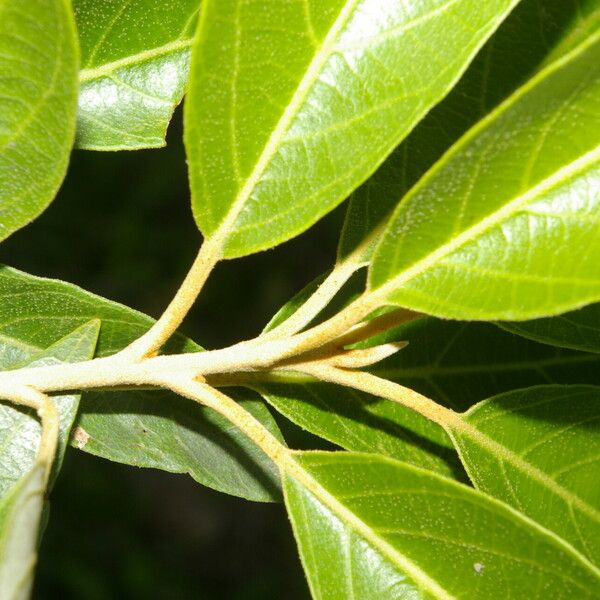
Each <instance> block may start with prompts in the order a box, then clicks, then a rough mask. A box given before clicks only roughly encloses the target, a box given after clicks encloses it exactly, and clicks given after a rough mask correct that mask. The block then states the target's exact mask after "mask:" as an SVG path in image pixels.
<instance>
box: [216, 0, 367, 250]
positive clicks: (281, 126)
mask: <svg viewBox="0 0 600 600" xmlns="http://www.w3.org/2000/svg"><path fill="white" fill-rule="evenodd" d="M358 3H359V0H349V1H348V2H346V4H345V5H344V7H343V8H342V9H341V10H340V13H339V15H338V17H337V18H336V20H335V21H334V23H333V25H332V26H331V28H330V29H329V32H328V34H327V36H326V37H325V39H324V40H323V43H322V45H321V48H320V49H319V50H318V51H317V52H316V53H315V54H314V56H313V58H312V60H311V62H310V63H309V65H308V67H307V69H306V71H305V73H304V76H303V77H302V79H301V80H300V83H299V85H298V87H297V88H296V91H295V92H294V94H293V96H292V98H291V100H290V102H289V103H288V105H287V106H286V108H285V110H284V111H283V114H282V115H281V117H280V119H279V121H278V123H277V125H276V126H275V129H274V130H273V131H272V133H271V135H270V136H269V139H268V141H267V143H266V145H265V147H264V149H263V151H262V153H261V155H260V157H259V159H258V161H257V162H256V164H255V166H254V169H253V170H252V173H251V174H250V176H249V177H247V178H246V183H245V184H244V186H243V187H242V189H241V190H240V191H239V192H238V194H237V196H236V198H235V200H234V201H233V203H232V204H231V206H230V208H229V210H228V212H227V213H226V214H225V216H224V218H223V219H222V220H221V222H220V224H219V225H217V227H216V228H215V229H214V230H213V232H212V234H210V235H209V236H208V239H211V241H213V243H214V244H215V247H218V248H220V249H221V248H222V247H223V246H224V244H225V242H226V240H227V235H228V233H229V230H230V229H231V228H232V227H233V226H234V224H235V221H236V220H237V218H238V216H239V214H240V213H241V212H242V210H243V208H244V206H245V205H246V203H247V201H248V200H249V199H250V197H251V195H252V192H253V191H254V189H255V188H256V185H257V184H258V182H259V180H260V178H261V177H262V175H263V174H264V172H265V170H266V169H267V167H268V166H269V164H270V163H271V160H272V159H273V157H274V156H275V154H276V153H277V151H278V149H279V147H280V145H281V141H282V140H283V138H284V136H285V133H286V132H287V130H288V129H289V127H290V125H291V124H292V121H293V120H294V118H295V117H296V116H297V114H298V111H299V109H300V107H301V106H302V104H303V103H304V101H305V100H306V97H307V96H308V94H309V92H310V90H311V89H312V88H313V86H314V83H315V82H316V81H317V79H318V76H319V75H320V73H321V72H322V70H323V67H324V66H325V64H326V63H327V60H328V59H329V57H330V56H331V53H332V52H333V50H334V47H335V42H336V40H337V38H338V36H339V34H340V33H341V31H342V29H343V28H344V26H345V25H346V24H347V23H348V21H349V19H350V17H351V16H352V13H353V12H354V10H355V8H356V6H357V5H358Z"/></svg>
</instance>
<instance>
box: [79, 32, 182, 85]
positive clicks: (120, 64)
mask: <svg viewBox="0 0 600 600" xmlns="http://www.w3.org/2000/svg"><path fill="white" fill-rule="evenodd" d="M192 42H193V40H192V38H188V39H184V40H177V41H175V42H169V43H168V44H164V45H162V46H157V47H156V48H151V49H149V50H144V51H143V52H138V53H136V54H131V55H130V56H126V57H125V58H120V59H118V60H114V61H112V62H108V63H105V64H103V65H100V66H98V67H92V68H87V69H81V70H80V71H79V82H80V83H86V82H88V81H93V80H95V79H100V78H101V77H108V76H109V75H112V74H113V73H114V72H115V71H117V70H119V69H123V68H126V67H131V66H135V65H138V64H141V63H144V62H149V61H151V60H153V59H156V58H161V57H163V56H166V55H167V54H173V53H175V52H178V51H179V50H185V49H187V48H190V47H191V45H192Z"/></svg>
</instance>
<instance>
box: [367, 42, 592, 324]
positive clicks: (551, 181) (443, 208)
mask: <svg viewBox="0 0 600 600" xmlns="http://www.w3.org/2000/svg"><path fill="white" fill-rule="evenodd" d="M599 55H600V42H599V36H598V35H595V36H593V37H591V38H590V39H589V40H588V41H587V42H585V43H584V44H583V45H581V46H579V47H578V49H576V50H574V51H573V52H571V53H570V54H568V55H567V56H565V57H564V58H562V59H560V60H558V61H556V62H554V63H552V64H551V65H550V66H549V67H548V68H546V69H545V70H543V71H542V72H540V73H539V74H538V75H537V76H536V77H534V78H533V79H532V80H531V81H530V82H528V84H526V85H525V86H524V87H523V88H521V89H520V90H519V91H518V92H516V93H515V94H514V95H513V96H512V97H511V98H509V99H508V100H507V101H506V102H505V103H503V104H502V105H501V106H500V107H499V108H498V109H496V110H495V111H494V112H492V113H491V114H490V115H489V116H488V117H487V118H486V119H484V120H483V121H482V122H481V123H479V124H478V125H477V126H476V127H475V128H473V129H472V130H470V132H468V133H467V134H466V135H465V136H464V137H463V138H462V139H461V140H460V141H459V142H458V143H457V144H456V145H455V146H454V147H453V148H452V149H451V150H450V151H449V152H448V153H447V154H446V155H445V157H444V158H442V159H441V160H440V161H439V162H438V163H437V165H436V166H435V167H434V168H433V169H432V170H430V171H429V173H428V175H426V176H425V177H424V178H423V179H422V180H421V182H420V183H419V185H417V186H416V187H415V188H413V190H412V192H411V194H409V196H408V197H407V199H406V200H405V202H403V203H401V205H400V206H399V207H398V209H397V211H396V213H395V216H394V217H393V219H392V222H391V223H390V225H389V227H388V230H387V233H386V235H385V236H384V239H383V240H382V242H381V243H380V245H379V246H378V249H377V251H376V256H375V258H374V263H373V265H372V268H371V272H370V279H369V284H370V287H371V289H372V290H377V289H378V288H379V291H380V293H381V294H382V295H384V296H386V298H387V299H388V300H390V301H392V302H399V303H401V304H404V305H406V306H409V307H411V308H415V309H417V310H423V311H424V312H428V313H431V314H436V315H438V316H445V317H452V318H476V319H490V320H491V319H511V320H522V319H527V318H534V317H537V316H543V315H550V314H555V313H558V312H561V311H565V310H568V309H569V308H576V307H578V306H582V305H584V304H586V303H589V302H592V301H594V300H595V299H596V296H597V295H598V294H600V288H599V284H598V280H597V274H596V271H595V260H594V256H595V255H596V252H597V251H600V249H599V248H597V239H598V237H597V235H596V234H597V228H598V223H597V221H596V219H595V217H594V206H595V202H596V201H597V198H596V197H595V195H594V191H593V190H594V189H595V185H596V184H595V182H597V177H598V170H599V169H600V150H599V149H598V145H597V144H598V139H597V136H598V131H600V129H599V128H598V127H597V126H596V125H595V123H596V121H597V119H596V117H595V112H594V108H593V107H594V103H595V102H596V101H597V96H596V94H595V91H597V90H596V88H597V86H598V85H600V83H599V82H600V76H598V73H597V71H596V66H597V63H598V61H597V60H596V59H597V58H598V56H599ZM572 82H576V85H572ZM582 110H583V111H584V113H582V114H584V115H585V116H584V117H583V118H579V117H577V118H575V115H576V113H577V114H579V112H580V111H582ZM588 110H590V111H591V112H586V111H588ZM571 135H574V136H578V139H579V142H580V143H579V144H578V145H577V147H575V146H570V147H568V148H566V147H563V146H562V141H561V140H563V139H564V136H571ZM500 138H502V139H501V141H500ZM532 140H533V142H532ZM535 144H537V146H536V145H535ZM557 145H558V147H559V148H562V151H558V150H557ZM527 149H529V150H530V151H531V152H532V153H531V152H530V159H529V161H528V162H527V163H525V164H516V163H514V161H513V162H511V160H510V157H511V156H513V157H514V156H521V155H523V153H525V154H527ZM469 157H471V158H469ZM482 161H483V162H482ZM506 161H508V162H506ZM503 162H504V163H505V164H508V165H510V166H511V168H512V171H511V172H510V174H509V173H508V172H507V170H506V168H505V169H504V170H502V166H501V163H503ZM498 173H502V177H503V178H502V186H499V184H498V180H497V179H494V178H495V177H496V175H497V174H498ZM469 177H475V179H474V180H473V181H471V180H470V183H469V185H468V186H466V187H465V185H466V180H467V178H469ZM442 178H443V179H445V181H446V180H448V178H450V179H449V180H450V181H452V186H454V187H453V188H452V189H454V190H455V193H453V196H452V199H451V200H449V198H448V195H447V194H446V193H443V192H442V191H441V190H440V189H438V187H439V185H440V183H441V179H442ZM442 187H444V188H445V189H449V187H448V185H444V186H442ZM434 188H435V189H436V192H435V193H436V194H437V193H438V192H440V196H439V198H440V199H443V203H440V202H438V203H437V204H436V206H435V210H436V211H437V213H436V215H435V216H434V217H432V213H431V210H432V206H431V205H428V206H427V208H426V209H425V210H423V212H421V213H417V212H415V211H416V210H417V208H419V207H420V208H419V210H421V209H423V208H424V198H425V196H428V195H429V194H430V193H432V192H433V190H434ZM474 190H475V191H477V193H478V194H479V195H480V196H482V197H483V198H485V202H479V203H477V202H476V199H475V198H476V197H475V196H474V195H473V194H474ZM409 214H410V216H411V217H412V218H413V220H412V222H411V224H410V225H409V224H408V221H407V219H408V218H409ZM417 215H418V216H417ZM430 217H432V219H433V220H431V219H430ZM425 221H427V227H428V228H429V231H431V232H432V233H431V234H430V235H429V236H427V240H428V241H427V242H426V243H424V244H421V247H420V248H417V247H416V245H415V243H414V241H413V242H411V239H412V240H414V239H417V238H418V237H419V236H420V235H423V233H420V231H421V229H422V228H423V226H424V224H425ZM417 222H418V223H419V224H416V223H417ZM527 227H531V231H533V232H534V233H532V234H531V235H532V236H533V237H531V239H530V240H529V238H526V237H525V236H526V231H527ZM535 227H537V229H536V228H535ZM557 227H562V228H567V230H568V231H569V235H570V236H572V237H573V238H574V237H575V236H579V238H578V239H579V240H589V242H590V243H589V247H588V250H589V253H588V254H586V256H584V257H583V258H584V260H583V261H580V260H578V258H575V257H574V256H573V255H572V254H570V253H569V251H568V250H567V249H566V248H567V245H564V246H563V248H562V253H561V254H560V259H559V257H558V256H557V257H556V258H557V260H556V261H553V262H549V261H544V259H543V257H544V256H545V252H546V250H547V248H548V247H550V246H551V244H552V240H553V239H554V236H556V234H557ZM561 230H562V229H561ZM395 238H396V239H395ZM526 239H527V240H528V246H527V248H528V253H527V254H526V255H525V254H524V253H523V252H522V246H519V243H521V244H522V243H524V242H525V240H526ZM511 240H512V241H511ZM492 251H493V252H494V253H495V254H494V256H497V255H500V256H502V261H501V262H499V261H498V260H496V261H493V260H491V254H490V253H491V252H492ZM399 256H402V259H401V260H400V259H399ZM559 260H560V261H561V262H560V264H559ZM490 264H491V265H493V266H492V267H490ZM443 277H445V278H446V279H447V281H448V282H455V281H456V280H457V278H458V277H463V278H466V279H465V280H466V281H469V286H477V285H478V282H480V281H482V280H484V279H485V283H486V285H485V289H483V290H482V289H478V290H477V293H475V294H473V293H471V292H472V288H471V287H469V286H462V288H461V289H457V287H456V286H454V287H452V286H451V289H450V290H449V292H450V293H448V290H446V289H445V290H444V292H445V297H443V298H442V296H441V289H440V285H441V278H443ZM507 281H508V285H507ZM448 285H450V284H446V287H448ZM386 286H387V287H386ZM467 289H468V290H469V294H465V290H467ZM516 298H518V299H519V301H518V302H517V301H516V300H515V299H516Z"/></svg>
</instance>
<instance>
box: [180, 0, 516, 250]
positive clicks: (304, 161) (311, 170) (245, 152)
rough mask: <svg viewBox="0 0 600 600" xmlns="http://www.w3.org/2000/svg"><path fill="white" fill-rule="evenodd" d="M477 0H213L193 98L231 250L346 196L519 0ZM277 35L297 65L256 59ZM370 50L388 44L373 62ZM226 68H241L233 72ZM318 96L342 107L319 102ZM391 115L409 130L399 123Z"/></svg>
mask: <svg viewBox="0 0 600 600" xmlns="http://www.w3.org/2000/svg"><path fill="white" fill-rule="evenodd" d="M468 4H469V2H462V1H460V0H450V1H449V2H447V1H444V0H435V1H430V2H427V3H422V5H419V7H415V8H414V10H413V9H410V10H409V9H408V8H407V7H405V6H404V7H403V6H400V5H392V4H390V5H389V6H386V7H385V11H384V13H385V14H383V15H382V13H381V10H382V7H381V5H380V4H375V3H372V2H370V1H368V0H367V1H366V2H362V3H359V2H358V1H357V0H356V1H350V0H349V1H347V2H342V1H341V0H335V1H333V0H331V1H328V2H321V3H319V4H316V3H315V4H314V5H313V4H310V3H308V4H303V3H288V4H286V5H281V6H280V7H278V9H277V10H276V11H275V10H274V9H272V10H271V11H270V12H269V13H268V15H267V13H265V12H264V11H262V10H259V8H258V5H257V4H253V3H250V4H246V5H244V6H242V4H241V3H240V2H239V1H235V0H233V1H229V2H226V3H224V2H219V3H217V2H213V1H211V0H209V1H207V2H205V4H204V9H203V16H202V20H201V24H200V28H199V35H198V38H197V43H196V46H195V51H194V52H195V58H194V59H193V65H192V71H191V76H190V77H191V79H190V90H189V98H188V103H187V105H186V111H185V125H186V148H187V152H188V159H189V163H190V180H191V187H192V196H193V198H192V204H193V208H194V213H195V216H196V220H197V222H198V224H199V227H200V229H201V230H202V232H203V233H204V235H205V237H207V238H215V239H216V240H217V242H218V243H217V242H215V243H216V245H217V246H218V247H222V248H223V255H224V256H225V257H227V258H234V257H237V256H243V255H245V254H249V253H252V252H256V251H258V250H262V249H266V248H268V247H271V246H273V245H275V244H277V243H281V242H282V241H285V240H286V239H289V238H290V237H293V236H294V235H296V234H298V233H300V231H303V230H304V229H306V228H307V227H308V226H310V225H311V224H312V223H314V222H315V221H316V220H317V219H318V218H320V217H321V216H322V215H323V214H325V213H326V212H328V211H329V210H331V209H332V208H333V207H334V206H335V205H336V204H337V203H339V202H341V201H342V200H343V198H344V197H345V195H347V193H348V192H349V191H351V189H352V187H354V186H355V185H356V184H358V183H359V182H360V180H361V179H364V177H365V176H366V175H368V174H369V172H371V171H372V170H373V169H374V167H376V166H377V164H378V163H379V162H381V160H382V159H383V158H384V156H385V154H387V153H388V152H389V151H390V150H391V149H392V147H393V146H394V145H396V144H397V143H398V142H399V140H400V139H401V138H402V137H403V136H404V135H406V134H407V133H408V131H409V130H410V129H411V128H412V127H413V126H414V124H415V123H416V122H417V121H418V120H419V119H420V117H421V116H423V114H424V113H425V112H426V110H427V109H428V108H429V107H430V106H431V105H432V104H434V103H435V102H437V101H438V100H439V99H440V98H441V97H442V96H443V95H444V94H445V93H446V92H447V91H448V89H450V88H451V87H452V84H453V83H454V82H455V80H456V79H457V78H458V76H459V75H460V73H461V72H462V70H464V68H465V66H466V64H467V63H468V62H469V61H470V59H471V58H472V56H473V55H474V54H475V53H476V51H477V50H478V49H479V47H480V46H481V44H482V43H483V41H484V40H485V38H486V37H487V36H489V35H490V34H491V33H492V32H493V30H494V29H495V28H496V27H497V25H498V24H499V23H500V21H501V20H502V18H503V17H504V16H505V15H506V14H507V13H508V12H509V11H510V9H511V8H512V7H513V6H514V5H515V4H516V2H508V1H504V2H502V1H496V2H493V3H487V4H486V7H485V11H483V10H478V11H476V12H473V11H470V10H469V6H468ZM467 13H468V15H469V18H471V19H472V18H474V16H475V15H476V18H477V20H478V23H477V24H476V25H475V24H473V27H474V29H475V31H473V30H468V31H467V28H466V27H465V25H464V20H463V19H464V17H465V15H466V14H467ZM265 15H267V16H265ZM298 23H299V24H300V26H299V27H298V28H297V29H293V27H294V26H295V25H296V24H298ZM452 27H453V28H454V29H453V35H448V34H447V30H448V28H450V29H452ZM245 28H246V29H247V30H246V29H245ZM445 28H446V30H445ZM434 31H435V34H436V35H439V36H444V39H446V41H447V42H448V43H449V44H451V45H453V50H452V51H448V53H447V55H446V58H447V59H448V62H447V63H444V64H445V66H444V68H443V69H441V70H440V69H438V68H437V67H439V64H438V65H437V67H432V66H431V63H433V62H435V60H434V59H432V58H431V55H430V54H429V52H430V50H428V49H427V48H426V47H424V46H422V45H421V43H422V40H421V37H420V36H426V35H433V32H434ZM257 32H260V35H258V34H257ZM365 32H366V33H365ZM446 36H447V38H446ZM415 40H417V41H415ZM418 40H421V41H418ZM378 44H379V46H378ZM454 46H455V47H454ZM241 48H243V52H240V49H241ZM273 48H278V52H279V54H280V55H281V56H282V57H286V59H289V60H290V66H289V68H288V67H287V65H286V68H284V69H283V70H282V71H279V70H272V71H273V72H271V71H268V69H267V71H266V72H261V73H260V77H257V76H256V75H255V74H254V73H253V72H251V69H249V67H248V65H246V64H244V63H243V62H242V61H243V60H245V59H248V60H252V61H254V57H255V56H256V57H258V56H265V55H266V56H267V57H268V56H269V53H272V49H273ZM382 48H383V49H382ZM408 48H411V51H412V52H413V54H411V53H409V52H408V50H407V49H408ZM392 50H393V51H392ZM404 50H406V51H404ZM369 51H371V52H375V53H376V54H377V60H374V61H372V64H366V63H369V60H367V57H368V53H369ZM377 52H378V53H377ZM414 52H417V55H416V57H415V56H414ZM247 57H249V58H247ZM338 57H341V59H338ZM267 60H268V59H267ZM344 61H347V63H348V66H347V67H346V66H344V64H345V63H344ZM361 61H363V62H364V63H365V64H363V62H361ZM378 61H383V65H384V66H382V64H378ZM389 61H391V62H392V63H393V65H388V64H387V62H389ZM394 61H396V62H397V61H400V62H401V63H402V64H396V62H394ZM429 61H431V63H430V62H429ZM415 64H417V65H419V68H416V67H415ZM352 65H356V68H357V69H358V71H359V76H358V81H353V78H356V74H354V75H353V74H352V71H353V67H352ZM385 69H389V72H391V73H399V72H403V71H405V72H407V73H410V75H411V77H412V78H413V79H412V80H411V83H413V84H414V85H413V86H412V88H414V87H418V84H422V86H423V88H424V90H426V91H425V92H423V93H422V94H420V95H419V100H418V101H417V100H416V99H415V97H413V96H412V95H411V94H410V93H407V94H406V97H403V98H400V99H399V98H398V89H399V87H398V85H397V82H395V81H394V82H393V83H392V84H388V83H386V79H385V73H384V71H385ZM419 69H420V70H419ZM382 70H383V71H382ZM424 70H426V71H427V73H428V74H430V75H431V77H430V78H429V79H427V77H424V74H423V72H424ZM363 71H364V76H363V75H362V73H363ZM224 73H232V75H231V77H230V78H229V79H227V80H226V81H225V82H224V83H225V85H223V86H221V85H220V84H221V83H222V82H221V81H220V80H221V79H222V78H223V77H224V75H223V74H224ZM428 77H429V76H428ZM363 79H364V81H366V82H367V83H366V84H365V85H367V87H369V90H368V94H367V96H368V99H367V97H366V96H365V94H364V93H363V91H362V89H361V87H362V85H363V83H364V82H363V81H362V80H363ZM432 80H433V81H434V83H431V81H432ZM376 81H377V82H379V83H378V84H377V85H376V86H374V87H373V86H371V83H373V82H376ZM369 82H370V83H369ZM415 82H418V84H415ZM227 85H229V87H227ZM257 86H258V87H257ZM378 86H379V87H378ZM371 87H373V89H371ZM403 87H404V86H403V85H400V88H403ZM338 88H339V89H338ZM248 89H251V90H253V91H252V98H254V97H255V96H256V94H259V95H261V96H265V97H266V99H267V102H265V103H263V104H262V105H261V106H260V111H259V113H256V107H255V108H254V111H253V110H251V109H250V108H248V98H249V97H250V96H249V94H248ZM400 95H401V96H402V93H401V94H400ZM401 100H406V102H402V101H401ZM374 105H375V107H376V108H375V109H373V106H374ZM396 105H397V106H396ZM318 106H331V107H334V108H332V109H331V110H328V111H326V112H323V111H321V112H320V113H319V111H318V110H317V108H316V107H318ZM317 113H318V114H317ZM361 119H362V120H363V121H364V122H361ZM390 119H391V120H392V121H393V122H394V123H396V124H397V127H398V129H397V130H394V131H390V128H389V125H388V123H389V120H390ZM236 123H238V124H239V127H237V128H236ZM346 129H347V130H348V131H346ZM223 131H226V132H228V135H227V136H223ZM375 131H376V132H377V134H378V135H377V136H374V133H373V132H375ZM369 132H370V133H369ZM224 137H225V138H226V139H225V141H223V138H224ZM321 137H323V139H321ZM354 138H356V139H354ZM311 156H312V157H314V158H311ZM278 182H279V183H278ZM332 182H333V183H332Z"/></svg>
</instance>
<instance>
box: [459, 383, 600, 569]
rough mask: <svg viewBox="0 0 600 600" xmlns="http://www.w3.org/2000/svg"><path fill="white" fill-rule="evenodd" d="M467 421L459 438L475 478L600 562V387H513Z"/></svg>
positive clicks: (469, 415)
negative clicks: (517, 388)
mask: <svg viewBox="0 0 600 600" xmlns="http://www.w3.org/2000/svg"><path fill="white" fill-rule="evenodd" d="M463 418H464V421H466V423H468V424H469V425H470V426H471V429H469V430H463V429H462V428H459V427H456V428H454V431H453V437H454V438H455V440H456V444H457V448H458V450H459V452H460V455H461V458H462V460H463V463H464V465H465V467H466V469H467V471H468V473H469V475H470V477H471V479H472V481H473V483H474V484H475V485H476V486H477V487H478V488H479V489H480V490H482V491H485V492H487V493H488V494H491V495H493V496H495V497H496V498H499V499H501V500H503V501H504V502H507V503H508V504H511V505H512V506H514V507H515V508H516V509H518V510H520V511H521V512H523V513H524V514H526V515H528V516H530V517H531V518H533V519H535V520H536V521H538V522H539V523H541V524H542V525H544V526H545V527H547V528H548V529H550V530H552V531H554V532H555V533H556V534H558V535H559V536H561V537H562V538H563V539H565V540H567V541H568V542H569V543H571V544H572V545H573V546H574V547H575V548H577V549H578V550H579V551H580V552H581V553H582V554H583V555H585V556H587V557H588V558H589V559H590V560H591V561H593V562H595V564H597V565H598V564H600V482H599V481H598V466H599V464H600V387H592V386H543V387H536V388H529V389H525V390H521V391H515V392H511V393H508V394H504V395H502V396H496V397H494V398H490V399H489V400H485V401H484V402H481V403H479V404H477V405H475V406H474V407H473V408H471V409H470V410H469V411H468V412H467V413H466V414H465V415H464V417H463Z"/></svg>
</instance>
